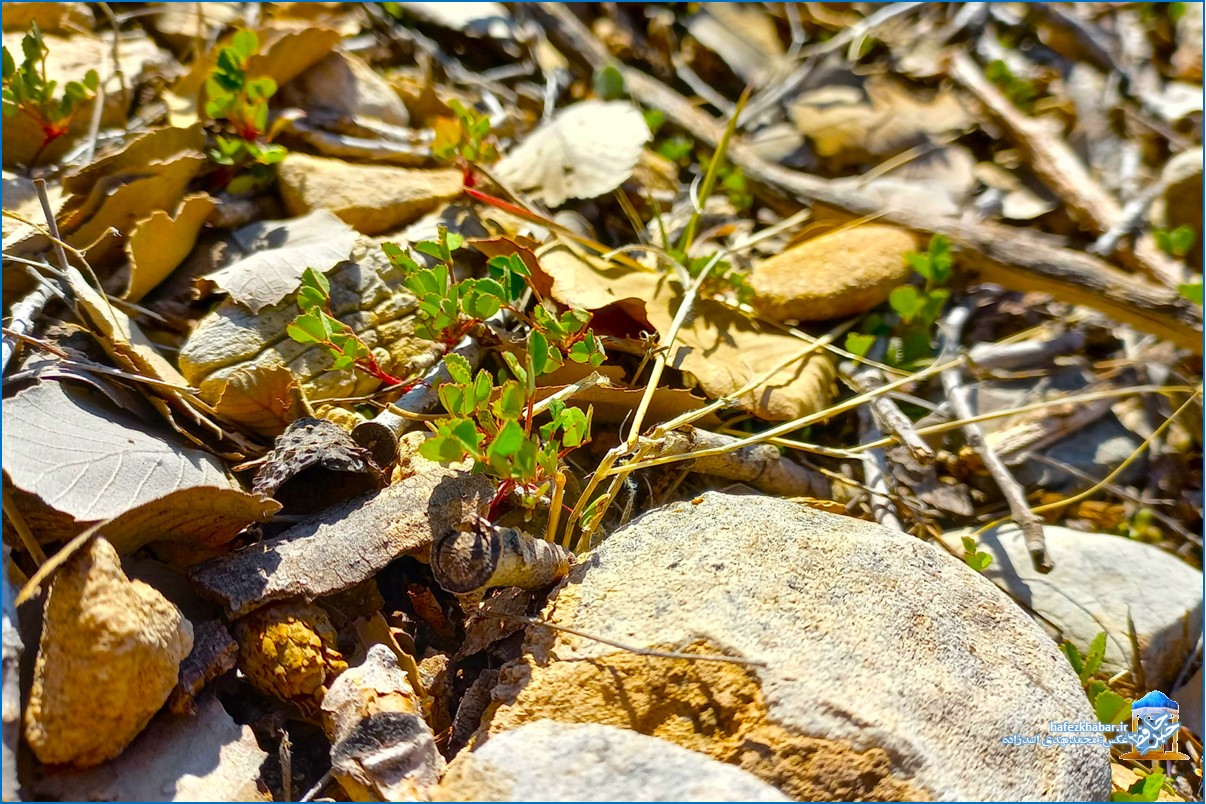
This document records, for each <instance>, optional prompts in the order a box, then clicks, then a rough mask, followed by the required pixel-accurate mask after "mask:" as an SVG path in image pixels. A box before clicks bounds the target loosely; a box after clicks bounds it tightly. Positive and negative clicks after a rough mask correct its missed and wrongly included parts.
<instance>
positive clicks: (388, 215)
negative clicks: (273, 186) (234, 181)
mask: <svg viewBox="0 0 1206 804" xmlns="http://www.w3.org/2000/svg"><path fill="white" fill-rule="evenodd" d="M277 178H278V183H279V186H280V191H281V199H282V200H283V201H284V202H285V208H286V209H287V210H289V214H291V215H305V214H306V213H308V212H311V211H313V210H319V209H326V210H330V211H331V212H334V213H335V214H336V215H338V216H339V217H340V218H342V219H343V220H344V221H346V222H347V223H348V224H350V225H351V226H353V227H355V228H356V229H357V230H358V231H360V232H362V233H363V234H379V233H381V232H388V231H390V230H392V229H397V228H399V227H402V226H405V225H407V224H409V223H413V222H414V221H416V220H418V219H419V218H421V217H423V216H424V215H426V214H427V213H429V212H433V211H435V210H436V209H437V208H439V207H440V206H442V205H443V204H444V203H445V202H447V201H451V200H452V199H454V198H456V197H457V196H459V195H460V194H461V189H462V177H461V172H460V171H459V170H453V169H434V170H415V169H407V168H400V167H387V166H384V165H354V164H351V163H350V162H344V161H343V160H341V159H322V158H319V157H314V156H307V155H305V154H300V153H291V154H289V155H288V156H287V157H285V159H284V161H283V162H281V163H280V164H279V165H278V166H277Z"/></svg>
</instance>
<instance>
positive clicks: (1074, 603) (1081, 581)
mask: <svg viewBox="0 0 1206 804" xmlns="http://www.w3.org/2000/svg"><path fill="white" fill-rule="evenodd" d="M1043 532H1044V534H1045V535H1046V538H1047V553H1048V555H1050V557H1051V560H1052V561H1053V562H1055V569H1054V570H1052V571H1051V572H1049V573H1047V574H1046V575H1042V574H1040V573H1038V572H1037V571H1035V569H1034V566H1033V564H1032V563H1031V561H1030V556H1029V553H1028V552H1027V551H1026V545H1025V544H1024V543H1023V540H1022V535H1021V532H1020V531H1019V530H1018V529H1017V526H1015V525H1013V524H1009V525H1005V526H1002V527H1000V528H997V529H994V530H991V531H988V532H987V533H985V534H983V535H982V536H981V537H980V544H981V548H980V549H982V550H984V551H985V552H987V553H990V554H992V556H993V563H992V564H991V565H990V566H989V567H988V569H987V570H985V571H984V577H986V578H988V579H989V580H991V581H992V582H993V583H995V584H997V585H998V586H1000V587H1001V588H1002V589H1004V590H1005V591H1007V592H1008V593H1009V594H1010V595H1012V596H1013V597H1014V599H1016V600H1017V601H1018V602H1019V603H1021V604H1022V605H1023V606H1025V607H1026V608H1027V609H1029V610H1031V611H1033V612H1034V613H1035V615H1036V616H1035V619H1036V620H1037V621H1038V622H1040V623H1042V624H1043V625H1044V626H1045V627H1046V628H1047V629H1048V632H1049V633H1051V635H1052V636H1053V637H1055V638H1057V639H1066V640H1068V641H1069V642H1071V643H1072V644H1074V645H1076V646H1077V647H1078V648H1080V649H1081V650H1082V651H1083V650H1085V649H1086V648H1087V647H1088V646H1089V643H1090V642H1092V641H1093V638H1094V637H1096V636H1097V635H1098V634H1100V633H1101V632H1102V631H1104V632H1105V633H1106V635H1107V640H1108V641H1107V643H1106V654H1105V660H1104V661H1103V662H1102V667H1103V668H1104V669H1105V670H1106V671H1107V672H1110V673H1116V672H1118V671H1120V670H1125V669H1127V668H1129V667H1130V666H1131V653H1132V650H1131V640H1130V636H1129V634H1128V628H1127V614H1128V612H1129V614H1130V617H1131V620H1132V622H1134V624H1135V635H1136V637H1137V640H1138V642H1139V648H1140V656H1141V657H1142V660H1143V670H1144V679H1145V681H1146V682H1147V686H1148V687H1149V688H1152V689H1165V690H1166V689H1168V688H1169V687H1170V686H1171V685H1172V684H1173V683H1174V682H1175V681H1176V679H1177V675H1178V674H1179V673H1180V672H1181V668H1182V667H1183V666H1184V664H1185V660H1186V658H1187V657H1188V655H1189V652H1190V651H1192V650H1194V648H1195V647H1196V646H1197V642H1198V638H1199V637H1200V636H1201V635H1202V574H1201V573H1200V572H1198V571H1197V570H1195V569H1194V568H1193V567H1191V566H1189V565H1188V564H1186V563H1185V562H1184V561H1182V560H1181V559H1179V558H1177V557H1176V556H1174V555H1172V554H1170V553H1166V552H1164V551H1163V550H1161V549H1159V548H1158V547H1153V546H1152V545H1150V544H1144V543H1143V542H1137V541H1133V540H1131V539H1124V538H1122V537H1121V536H1108V535H1105V534H1100V533H1085V532H1084V531H1079V530H1071V529H1070V528H1063V527H1059V526H1055V525H1049V526H1047V527H1045V528H1044V529H1043ZM965 535H967V534H966V533H965V532H955V533H952V534H948V535H945V536H943V540H944V541H945V542H947V543H948V544H949V546H950V547H951V548H952V549H962V548H961V546H960V539H961V537H962V536H965Z"/></svg>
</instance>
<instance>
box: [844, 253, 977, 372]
mask: <svg viewBox="0 0 1206 804" xmlns="http://www.w3.org/2000/svg"><path fill="white" fill-rule="evenodd" d="M905 259H906V260H907V262H908V264H909V266H910V267H912V269H913V270H914V271H916V272H917V273H918V274H919V275H920V276H921V277H922V278H923V279H924V280H925V285H924V287H921V288H919V287H917V286H916V285H901V286H900V287H898V288H896V289H895V290H893V291H892V293H891V294H890V295H889V296H888V305H889V306H890V307H891V308H892V309H893V310H894V311H895V312H896V315H897V317H898V318H899V319H900V324H899V325H897V326H896V327H895V328H892V327H889V326H888V325H887V324H886V323H885V322H884V319H883V317H882V316H879V315H874V314H873V315H870V316H867V319H866V321H865V322H864V327H865V329H866V330H867V331H866V332H851V333H849V334H848V335H847V336H846V351H848V352H850V353H851V354H854V355H856V356H857V357H866V356H867V353H868V352H869V351H870V349H871V347H872V345H873V344H874V343H875V340H876V338H878V337H886V336H890V337H891V340H890V341H889V348H888V355H887V358H886V362H887V363H888V364H889V365H892V366H896V367H898V368H903V369H912V368H916V367H917V366H918V365H919V364H921V363H924V362H926V361H928V360H929V359H931V358H932V357H933V356H934V347H933V338H934V327H935V324H937V323H938V319H939V317H940V316H941V315H942V309H943V308H944V307H945V306H946V303H947V301H949V300H950V297H951V292H950V290H948V289H947V288H946V287H944V285H946V284H947V283H948V282H949V281H950V279H951V274H952V270H953V266H954V262H953V260H952V257H951V244H950V241H949V240H947V239H946V238H945V237H943V236H942V235H934V236H933V237H932V238H930V245H929V248H928V249H927V250H926V251H924V252H921V253H919V252H916V251H910V252H909V253H908V254H906V255H905Z"/></svg>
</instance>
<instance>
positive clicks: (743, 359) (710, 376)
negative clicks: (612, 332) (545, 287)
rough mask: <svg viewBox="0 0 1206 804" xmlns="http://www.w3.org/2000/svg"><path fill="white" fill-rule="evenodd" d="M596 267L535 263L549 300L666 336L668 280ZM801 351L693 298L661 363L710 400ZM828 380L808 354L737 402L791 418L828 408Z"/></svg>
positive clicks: (556, 258)
mask: <svg viewBox="0 0 1206 804" xmlns="http://www.w3.org/2000/svg"><path fill="white" fill-rule="evenodd" d="M550 258H552V259H550ZM600 263H601V261H600V260H589V261H588V260H587V259H585V258H582V257H579V256H578V255H577V254H575V253H574V252H572V251H570V250H569V249H565V248H561V249H555V250H553V251H550V252H548V253H547V254H545V255H543V256H542V257H541V268H542V270H543V271H544V272H545V273H547V274H548V275H549V276H550V277H551V279H552V282H553V286H552V296H553V298H555V299H557V301H559V302H561V303H563V304H568V305H571V306H574V307H581V308H585V309H587V310H598V309H600V308H606V307H608V306H610V305H617V306H621V307H623V308H624V309H625V310H626V311H630V312H639V313H640V314H641V315H642V317H643V318H647V320H648V321H649V323H650V324H651V325H652V327H653V329H654V330H655V331H656V332H658V333H660V334H662V335H663V336H664V334H665V333H667V332H669V331H670V325H671V323H672V322H673V321H674V316H675V313H676V312H677V311H678V306H679V303H680V301H681V298H682V297H681V294H680V293H679V291H678V290H677V288H676V286H675V285H674V284H673V283H672V282H671V281H670V278H669V277H668V276H666V275H664V274H643V273H636V272H626V271H625V269H623V268H619V267H615V266H604V265H601V264H600ZM806 348H808V344H807V343H806V342H805V341H803V340H800V339H799V338H795V337H792V336H790V335H787V334H785V333H783V332H780V331H777V330H774V329H771V328H769V327H764V326H761V325H758V324H756V323H755V322H753V321H751V320H750V319H749V318H747V317H746V316H745V315H744V314H742V313H739V312H737V311H735V310H731V309H729V308H728V307H726V306H725V305H723V304H721V303H720V302H717V301H712V300H710V299H700V300H697V301H696V303H695V306H694V308H693V310H692V315H691V317H690V318H689V320H688V322H687V323H686V324H685V325H684V326H683V327H682V328H681V329H680V330H679V333H678V339H677V341H676V342H675V345H674V347H673V349H672V350H671V355H670V360H669V365H671V366H673V367H674V368H677V369H680V370H682V371H685V372H687V373H688V374H691V375H692V376H694V377H695V378H696V380H698V381H699V384H700V386H701V387H702V388H703V389H704V391H705V392H706V393H707V394H708V396H709V397H712V398H716V397H721V396H729V395H730V394H733V393H735V392H736V391H738V390H739V389H741V388H742V387H744V386H745V385H746V384H747V383H748V382H750V381H752V380H753V379H755V378H756V377H759V376H761V375H762V374H764V373H765V372H768V371H770V370H771V369H772V368H774V367H776V366H779V365H782V364H783V363H784V362H786V361H788V360H790V359H791V358H792V357H794V356H795V355H798V354H800V353H801V352H803V351H804V350H805V349H806ZM835 378H836V375H835V372H834V368H833V363H832V362H831V361H830V360H829V358H828V357H826V356H825V355H824V354H823V353H822V352H819V351H816V352H813V354H812V355H811V356H810V357H808V358H806V359H803V360H797V361H795V362H794V363H792V364H791V366H789V367H787V368H784V369H781V370H779V371H777V372H775V373H774V374H773V375H772V376H771V377H770V379H769V381H768V382H766V383H764V384H762V385H760V386H759V387H757V388H755V389H754V390H752V391H750V392H747V393H746V394H744V395H742V396H741V397H740V398H739V399H738V400H737V403H738V404H739V405H740V406H741V408H743V409H744V410H747V411H749V412H750V413H753V414H754V415H755V416H758V417H759V418H762V419H767V420H769V421H786V420H789V419H795V418H798V417H800V416H805V415H808V414H810V413H815V412H817V411H819V410H823V409H824V408H825V407H826V406H827V405H828V404H829V402H830V401H831V400H832V399H833V395H834V391H835V389H834V381H835Z"/></svg>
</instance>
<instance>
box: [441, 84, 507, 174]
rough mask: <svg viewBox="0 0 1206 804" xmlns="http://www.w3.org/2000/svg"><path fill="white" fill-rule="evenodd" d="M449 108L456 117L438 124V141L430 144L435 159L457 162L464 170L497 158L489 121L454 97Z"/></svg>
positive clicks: (442, 119)
mask: <svg viewBox="0 0 1206 804" xmlns="http://www.w3.org/2000/svg"><path fill="white" fill-rule="evenodd" d="M448 108H450V109H452V113H453V115H455V117H453V118H441V119H439V120H437V121H436V125H435V140H434V141H433V142H432V144H431V152H432V154H434V155H435V157H436V159H440V160H442V161H444V162H457V163H459V164H461V165H462V167H467V166H469V165H472V164H476V163H478V162H492V161H494V160H495V159H497V158H498V151H497V149H496V148H495V146H494V138H493V137H492V136H491V135H490V118H489V117H488V116H486V115H484V114H482V113H481V112H479V111H477V109H474V108H473V107H471V106H470V107H467V106H465V105H464V104H463V103H461V102H460V101H458V100H456V99H455V98H454V99H453V100H451V101H449V102H448Z"/></svg>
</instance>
